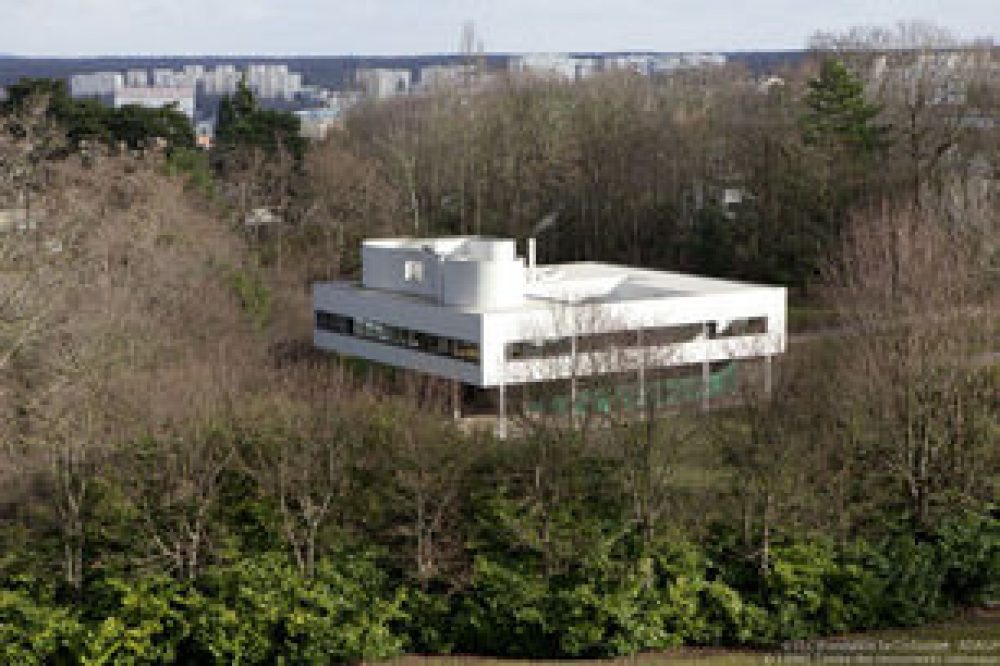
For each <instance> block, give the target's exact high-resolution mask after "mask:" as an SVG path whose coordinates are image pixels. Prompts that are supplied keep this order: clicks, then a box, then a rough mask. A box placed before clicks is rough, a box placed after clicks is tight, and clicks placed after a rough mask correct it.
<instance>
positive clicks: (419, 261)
mask: <svg viewBox="0 0 1000 666" xmlns="http://www.w3.org/2000/svg"><path fill="white" fill-rule="evenodd" d="M527 255H528V256H527V257H522V256H518V254H517V248H516V243H515V241H514V240H512V239H501V238H485V237H476V236H472V237H452V238H433V239H417V238H392V239H372V240H367V241H365V242H364V244H363V245H362V250H361V258H362V275H361V281H360V283H356V282H323V283H318V284H315V285H314V286H313V303H314V309H315V315H316V324H315V330H314V342H315V344H316V346H317V347H319V348H321V349H327V350H330V351H334V352H338V353H340V354H344V355H349V356H356V357H362V358H366V359H369V360H372V361H377V362H379V363H383V364H387V365H391V366H395V367H400V368H407V369H410V370H414V371H417V372H421V373H426V374H430V375H434V376H437V377H442V378H445V379H449V380H452V381H454V382H457V383H460V384H465V385H469V386H474V387H480V388H482V389H491V390H500V391H501V393H502V391H503V389H504V387H508V386H512V385H524V384H535V383H544V382H551V381H562V380H576V379H578V378H583V377H594V376H599V375H611V374H621V373H635V372H639V373H641V372H643V371H645V370H650V369H654V368H669V367H683V366H693V367H701V366H704V367H705V368H707V367H708V366H709V365H710V364H712V363H720V362H727V361H732V360H735V359H754V358H756V359H768V358H770V357H771V356H772V355H774V354H778V353H781V352H783V351H784V349H785V337H786V334H785V310H786V294H785V289H784V288H783V287H770V286H763V285H756V284H747V283H742V282H734V281H729V280H719V279H714V278H707V277H700V276H695V275H686V274H682V273H672V272H664V271H654V270H648V269H641V268H632V267H629V266H619V265H612V264H605V263H597V262H579V263H567V264H556V265H546V266H536V265H535V262H534V242H533V241H529V243H528V248H527ZM709 379H710V378H709V377H706V381H708V380H709ZM501 402H502V400H501Z"/></svg>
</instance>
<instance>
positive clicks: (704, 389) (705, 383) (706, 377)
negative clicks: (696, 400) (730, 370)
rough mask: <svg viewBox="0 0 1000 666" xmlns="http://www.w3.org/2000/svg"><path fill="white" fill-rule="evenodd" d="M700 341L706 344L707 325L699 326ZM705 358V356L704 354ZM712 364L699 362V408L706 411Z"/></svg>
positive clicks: (709, 395)
mask: <svg viewBox="0 0 1000 666" xmlns="http://www.w3.org/2000/svg"><path fill="white" fill-rule="evenodd" d="M701 338H702V341H704V342H706V343H707V342H708V324H707V323H704V324H702V325H701ZM706 357H707V354H706ZM711 379H712V364H711V363H709V361H708V360H704V361H702V362H701V408H702V410H703V411H706V412H707V411H708V409H709V407H710V406H711V403H712V397H711V396H712V394H711Z"/></svg>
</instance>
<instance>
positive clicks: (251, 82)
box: [247, 64, 302, 99]
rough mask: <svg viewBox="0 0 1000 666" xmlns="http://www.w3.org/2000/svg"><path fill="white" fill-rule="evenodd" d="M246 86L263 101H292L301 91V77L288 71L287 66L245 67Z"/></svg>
mask: <svg viewBox="0 0 1000 666" xmlns="http://www.w3.org/2000/svg"><path fill="white" fill-rule="evenodd" d="M247 85H248V86H250V89H251V90H253V91H254V93H256V94H257V96H258V97H263V98H265V99H294V98H295V96H296V95H298V94H299V92H300V91H301V89H302V75H301V74H297V73H294V72H289V71H288V65H277V64H266V65H248V66H247Z"/></svg>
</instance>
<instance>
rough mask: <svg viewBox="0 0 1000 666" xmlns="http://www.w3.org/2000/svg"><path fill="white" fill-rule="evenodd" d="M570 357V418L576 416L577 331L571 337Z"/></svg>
mask: <svg viewBox="0 0 1000 666" xmlns="http://www.w3.org/2000/svg"><path fill="white" fill-rule="evenodd" d="M569 345H570V350H569V358H570V364H571V365H572V367H571V368H570V376H569V417H570V420H573V419H575V418H576V369H577V365H576V360H577V359H576V333H573V335H572V336H570V339H569Z"/></svg>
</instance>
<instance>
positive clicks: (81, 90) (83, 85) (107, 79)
mask: <svg viewBox="0 0 1000 666" xmlns="http://www.w3.org/2000/svg"><path fill="white" fill-rule="evenodd" d="M123 85H125V77H124V76H122V74H121V73H120V72H94V73H91V74H74V75H73V76H71V77H70V79H69V92H70V94H71V95H72V96H73V97H110V96H112V95H114V94H115V89H116V88H121V87H122V86H123Z"/></svg>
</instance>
